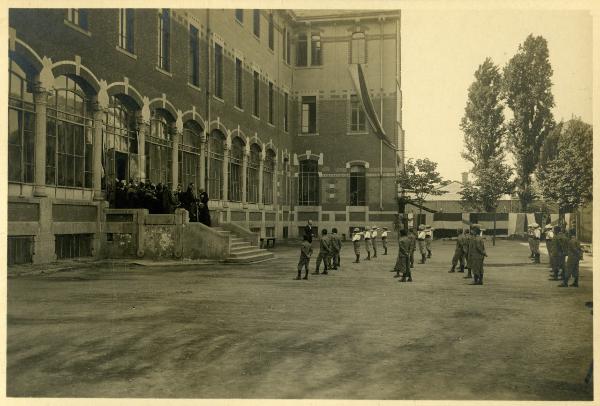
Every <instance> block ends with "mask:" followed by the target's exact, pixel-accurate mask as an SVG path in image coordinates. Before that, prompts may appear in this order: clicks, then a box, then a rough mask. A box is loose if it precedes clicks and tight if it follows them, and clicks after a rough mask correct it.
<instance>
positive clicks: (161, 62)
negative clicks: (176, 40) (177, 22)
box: [156, 8, 171, 72]
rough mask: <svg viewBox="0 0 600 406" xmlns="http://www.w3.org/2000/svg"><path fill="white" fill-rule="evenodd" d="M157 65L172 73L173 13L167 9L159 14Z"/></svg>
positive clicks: (161, 10) (160, 10)
mask: <svg viewBox="0 0 600 406" xmlns="http://www.w3.org/2000/svg"><path fill="white" fill-rule="evenodd" d="M157 45H158V50H157V56H158V60H157V64H156V66H157V67H158V68H159V69H162V70H163V71H165V72H170V71H171V11H170V10H169V9H167V8H163V9H159V12H158V38H157Z"/></svg>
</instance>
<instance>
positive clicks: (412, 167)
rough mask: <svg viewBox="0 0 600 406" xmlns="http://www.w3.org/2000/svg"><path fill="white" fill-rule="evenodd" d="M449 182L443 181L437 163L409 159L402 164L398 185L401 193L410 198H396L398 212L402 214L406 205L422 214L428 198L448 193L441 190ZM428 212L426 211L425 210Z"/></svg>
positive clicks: (425, 159) (403, 196)
mask: <svg viewBox="0 0 600 406" xmlns="http://www.w3.org/2000/svg"><path fill="white" fill-rule="evenodd" d="M449 183H450V181H447V180H444V179H443V178H442V176H441V175H440V173H439V172H438V171H437V163H436V162H433V161H431V160H429V159H428V158H424V159H416V160H413V159H409V160H407V161H406V162H405V164H404V170H403V171H402V172H401V174H400V176H399V177H398V184H399V185H400V187H401V188H402V190H403V191H405V192H409V193H410V197H409V196H406V195H404V194H403V195H402V196H401V197H399V198H398V206H399V210H400V212H401V213H402V212H403V208H404V206H405V205H406V204H413V205H415V206H417V207H418V208H419V214H421V213H422V211H423V209H426V208H424V207H423V204H424V203H425V201H426V200H427V198H428V197H429V196H440V195H443V194H444V193H448V191H446V190H442V189H441V188H443V187H444V186H447V185H448V184H449ZM426 210H428V209H426Z"/></svg>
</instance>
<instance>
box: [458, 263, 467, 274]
mask: <svg viewBox="0 0 600 406" xmlns="http://www.w3.org/2000/svg"><path fill="white" fill-rule="evenodd" d="M458 272H460V273H465V266H464V265H463V264H461V265H460V271H458Z"/></svg>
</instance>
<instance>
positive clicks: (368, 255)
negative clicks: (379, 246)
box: [367, 251, 371, 261]
mask: <svg viewBox="0 0 600 406" xmlns="http://www.w3.org/2000/svg"><path fill="white" fill-rule="evenodd" d="M370 260H371V251H367V261H370Z"/></svg>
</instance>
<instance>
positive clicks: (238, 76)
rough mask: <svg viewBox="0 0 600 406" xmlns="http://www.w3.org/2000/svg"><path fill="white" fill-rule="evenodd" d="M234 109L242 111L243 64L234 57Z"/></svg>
mask: <svg viewBox="0 0 600 406" xmlns="http://www.w3.org/2000/svg"><path fill="white" fill-rule="evenodd" d="M235 107H237V108H238V109H240V110H244V62H243V61H242V59H241V58H240V57H237V56H236V57H235Z"/></svg>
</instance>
